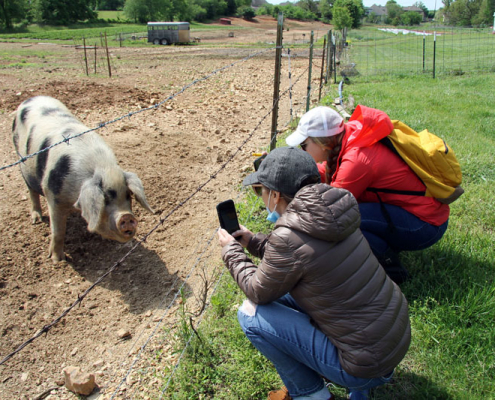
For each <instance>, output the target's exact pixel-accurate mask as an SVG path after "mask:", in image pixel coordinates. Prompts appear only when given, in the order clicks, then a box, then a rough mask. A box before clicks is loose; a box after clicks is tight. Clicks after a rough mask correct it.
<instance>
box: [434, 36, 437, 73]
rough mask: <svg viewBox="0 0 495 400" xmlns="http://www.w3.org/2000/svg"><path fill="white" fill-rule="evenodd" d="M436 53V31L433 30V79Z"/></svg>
mask: <svg viewBox="0 0 495 400" xmlns="http://www.w3.org/2000/svg"><path fill="white" fill-rule="evenodd" d="M436 53H437V33H436V32H433V79H435V59H436V55H437V54H436Z"/></svg>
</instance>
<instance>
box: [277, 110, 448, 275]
mask: <svg viewBox="0 0 495 400" xmlns="http://www.w3.org/2000/svg"><path fill="white" fill-rule="evenodd" d="M392 129H393V125H392V122H391V121H390V118H389V117H388V115H387V114H386V113H385V112H383V111H380V110H377V109H373V108H369V107H365V106H362V105H358V106H357V107H356V109H355V111H354V113H353V114H352V116H351V118H350V120H349V122H347V123H344V120H343V119H342V117H341V116H340V114H339V113H338V112H336V111H334V110H333V109H331V108H329V107H323V106H320V107H316V108H313V109H312V110H310V111H308V112H307V113H306V114H304V115H303V117H302V118H301V120H300V121H299V125H298V127H297V129H296V131H295V132H294V133H292V134H291V135H290V136H288V137H287V139H286V142H287V144H288V145H289V146H297V145H300V146H301V148H302V149H303V150H305V151H307V152H308V153H309V154H310V155H311V156H312V157H313V158H314V160H315V161H316V162H317V163H319V164H318V169H319V172H320V175H321V178H322V182H326V183H329V184H331V185H332V186H334V187H340V188H344V189H347V190H349V191H350V192H351V193H352V194H353V195H354V197H355V198H356V199H357V201H358V203H359V210H360V212H361V230H362V232H363V234H364V236H365V237H366V239H367V240H368V242H369V243H370V246H371V249H372V250H373V253H374V254H375V256H376V257H377V258H378V260H379V261H380V264H382V266H383V267H384V268H385V270H386V272H387V273H388V275H389V276H390V277H391V278H392V279H393V280H394V281H395V282H396V283H402V282H404V281H405V280H406V279H407V278H408V277H409V274H408V272H407V270H406V269H405V267H404V266H403V265H402V263H401V262H400V259H399V253H400V252H401V251H412V250H422V249H425V248H427V247H429V246H431V245H433V244H434V243H436V242H437V241H438V240H440V238H441V237H442V236H443V234H444V233H445V231H446V229H447V225H448V219H449V213H450V208H449V206H448V205H447V204H442V203H440V202H439V201H438V200H436V199H435V198H433V197H426V196H417V195H406V194H397V193H392V192H393V191H424V190H425V185H424V184H423V182H422V181H421V180H420V179H419V178H418V177H417V175H416V174H415V173H414V172H413V171H412V169H411V168H409V166H408V165H407V164H406V163H405V162H404V161H403V160H402V159H401V158H400V157H399V156H398V155H397V154H395V153H394V152H393V151H392V150H391V149H389V148H388V147H387V146H386V145H384V144H383V143H381V142H380V139H383V138H384V137H385V136H387V135H388V134H389V133H390V132H391V131H392ZM373 188H380V189H386V190H390V191H391V193H385V192H382V191H380V192H378V193H377V192H374V191H372V190H373Z"/></svg>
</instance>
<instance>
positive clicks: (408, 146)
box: [374, 120, 464, 204]
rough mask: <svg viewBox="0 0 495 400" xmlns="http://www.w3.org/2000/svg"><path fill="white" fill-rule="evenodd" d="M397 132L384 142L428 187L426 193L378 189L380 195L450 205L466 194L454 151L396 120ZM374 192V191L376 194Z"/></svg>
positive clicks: (392, 133)
mask: <svg viewBox="0 0 495 400" xmlns="http://www.w3.org/2000/svg"><path fill="white" fill-rule="evenodd" d="M392 124H393V126H394V129H393V131H392V132H391V133H390V134H389V135H388V136H386V137H385V138H383V139H381V140H380V141H381V142H382V143H383V144H385V145H386V146H387V147H389V148H390V149H391V150H392V151H394V152H395V153H396V154H398V155H399V156H400V157H401V158H402V159H403V160H404V161H405V162H406V163H407V165H408V166H409V167H410V168H411V169H412V170H413V171H414V172H415V173H416V175H417V176H418V177H419V178H420V179H421V180H422V181H423V183H424V184H425V186H426V192H421V193H420V192H402V191H394V190H385V189H375V190H376V191H380V192H388V193H392V192H393V193H398V194H401V193H402V194H413V195H422V196H428V197H434V198H436V199H437V200H438V201H440V202H442V203H444V204H450V203H452V202H453V201H455V200H457V199H458V198H459V196H461V195H462V194H463V193H464V189H462V187H461V186H460V185H461V182H462V173H461V167H460V165H459V162H458V161H457V158H456V156H455V153H454V151H453V150H452V148H451V147H450V146H449V145H448V144H447V143H446V142H445V141H444V140H443V139H441V138H439V137H438V136H436V135H434V134H433V133H431V132H429V131H428V130H427V129H425V130H423V131H421V132H419V133H418V132H416V131H414V130H413V129H411V128H410V127H409V126H407V125H406V124H404V123H403V122H401V121H398V120H392ZM375 190H374V191H375Z"/></svg>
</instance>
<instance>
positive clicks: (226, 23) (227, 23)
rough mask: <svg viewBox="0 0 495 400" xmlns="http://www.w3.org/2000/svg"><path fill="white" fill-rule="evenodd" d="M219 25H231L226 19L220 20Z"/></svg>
mask: <svg viewBox="0 0 495 400" xmlns="http://www.w3.org/2000/svg"><path fill="white" fill-rule="evenodd" d="M220 23H221V24H224V25H232V21H231V20H230V19H228V18H220Z"/></svg>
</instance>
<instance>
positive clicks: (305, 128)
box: [285, 106, 344, 147]
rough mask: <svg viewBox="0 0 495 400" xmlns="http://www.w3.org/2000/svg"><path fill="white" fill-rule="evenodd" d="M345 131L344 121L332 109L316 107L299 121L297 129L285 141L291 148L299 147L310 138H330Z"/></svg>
mask: <svg viewBox="0 0 495 400" xmlns="http://www.w3.org/2000/svg"><path fill="white" fill-rule="evenodd" d="M343 130H344V119H343V118H342V117H341V116H340V114H339V113H338V112H337V111H335V110H332V109H331V108H330V107H324V106H320V107H315V108H313V109H311V110H309V111H308V112H307V113H306V114H304V115H303V116H302V117H301V119H300V120H299V125H297V129H296V131H295V132H293V133H292V134H291V135H289V136H288V137H287V138H286V139H285V141H286V143H287V145H289V146H293V147H294V146H298V145H300V144H301V143H302V142H304V141H305V140H306V139H307V138H308V137H330V136H335V135H338V134H339V133H341V132H343Z"/></svg>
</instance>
